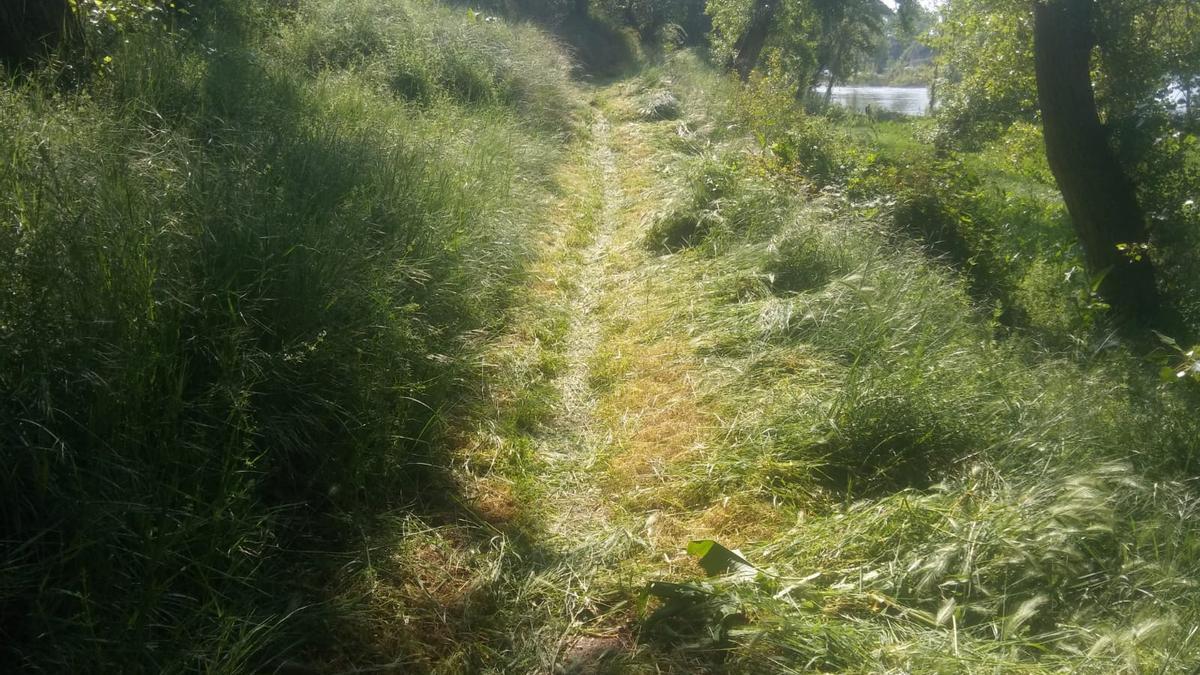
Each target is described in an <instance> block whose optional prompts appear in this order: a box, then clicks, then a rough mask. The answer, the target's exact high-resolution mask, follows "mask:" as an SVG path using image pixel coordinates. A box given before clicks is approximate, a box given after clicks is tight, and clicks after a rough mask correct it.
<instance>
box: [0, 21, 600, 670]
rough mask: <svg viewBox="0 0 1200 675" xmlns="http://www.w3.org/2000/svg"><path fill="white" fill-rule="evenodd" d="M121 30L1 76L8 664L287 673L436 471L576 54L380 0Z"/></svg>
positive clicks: (1, 600) (516, 253)
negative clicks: (371, 538) (384, 529)
mask: <svg viewBox="0 0 1200 675" xmlns="http://www.w3.org/2000/svg"><path fill="white" fill-rule="evenodd" d="M98 48H99V49H101V50H102V51H100V52H99V53H100V54H102V55H103V56H102V57H100V56H98V57H97V64H96V70H95V72H94V73H93V74H89V75H88V76H87V77H86V78H82V80H81V79H80V78H78V77H63V73H64V70H63V68H64V67H63V66H49V67H47V68H46V69H45V70H42V71H38V72H34V73H32V74H31V75H29V76H27V77H24V78H22V79H20V80H9V81H8V82H7V83H6V84H5V85H4V86H3V87H2V88H0V148H3V153H4V155H5V161H4V162H3V164H2V165H0V186H2V187H0V194H2V195H3V196H2V197H0V213H3V220H4V223H3V226H2V228H0V257H2V258H3V259H4V260H5V261H6V262H5V264H4V265H3V266H2V267H0V288H3V293H2V294H0V444H2V447H3V464H4V469H3V472H2V473H0V493H2V494H3V497H0V499H2V500H3V506H2V508H0V512H3V514H4V515H3V534H2V535H0V540H2V544H0V579H2V581H0V636H2V639H0V642H2V643H3V646H2V647H0V663H3V664H6V666H7V667H9V668H15V669H19V670H23V671H47V672H64V671H74V672H81V671H89V670H111V669H120V670H126V671H130V670H133V671H136V670H146V671H155V672H173V671H182V670H212V671H219V672H234V671H241V672H245V671H247V670H253V669H256V668H262V667H266V668H274V667H277V666H279V665H280V663H281V662H282V661H283V660H284V659H285V658H289V659H291V658H295V657H296V655H297V654H303V653H305V652H306V651H310V650H313V649H320V648H321V647H322V645H323V644H324V643H325V642H327V641H328V639H329V635H330V631H332V630H336V627H337V625H338V623H339V621H340V620H341V619H340V618H339V617H341V616H342V615H344V614H346V613H347V612H352V611H353V607H352V606H350V605H352V604H353V603H352V602H351V603H350V605H347V601H346V599H345V598H340V599H339V598H337V597H335V596H334V586H331V585H330V580H331V579H333V578H334V577H335V574H336V573H337V571H338V570H339V569H340V568H343V567H345V566H354V565H356V564H359V563H357V562H356V561H357V560H358V559H359V557H360V556H361V555H362V554H363V551H362V542H363V540H364V539H363V538H364V534H363V533H364V532H365V531H368V530H370V529H371V528H372V527H373V519H372V515H373V514H377V513H380V512H384V511H387V510H389V509H395V508H399V507H402V506H404V505H405V504H411V503H412V502H413V501H414V500H416V499H417V498H418V497H419V496H421V495H422V494H424V493H425V492H426V489H425V488H424V487H423V486H424V485H426V484H428V482H429V481H430V480H431V478H430V476H429V472H428V471H426V470H424V469H423V468H422V466H423V465H425V464H427V460H426V458H427V457H428V456H429V454H430V453H431V452H436V450H435V448H436V446H435V445H431V441H432V440H433V439H436V438H438V437H439V435H440V434H441V431H440V430H441V427H442V420H443V418H444V413H445V412H446V411H447V410H448V409H452V408H453V407H454V406H455V405H456V402H457V401H458V400H459V398H460V397H461V395H462V392H463V391H464V389H463V387H464V384H466V383H468V382H469V381H470V380H471V378H473V377H474V372H475V371H474V370H472V368H471V367H470V363H471V359H472V357H473V355H475V354H476V352H477V350H478V349H479V347H480V345H481V344H483V343H485V342H486V340H487V339H488V336H489V335H491V334H493V333H494V332H495V331H496V330H497V329H498V328H499V327H500V326H501V325H503V322H504V320H505V312H506V309H505V308H506V307H507V306H508V305H509V303H510V299H511V297H512V289H513V287H514V286H515V285H516V284H518V283H519V282H521V281H522V280H523V279H524V278H525V277H524V275H525V265H526V260H527V258H528V253H529V250H530V246H531V242H532V237H533V236H534V234H535V233H536V231H537V228H538V227H539V224H540V223H543V222H544V218H545V217H546V214H545V213H544V209H543V204H544V202H545V195H547V191H548V189H549V183H548V181H547V178H546V176H548V175H549V174H550V173H552V171H551V169H552V167H553V166H555V164H556V162H557V161H558V159H559V156H560V153H561V149H562V147H561V145H562V143H563V142H564V141H565V140H566V139H567V138H568V136H569V135H570V134H571V133H573V129H574V122H573V119H572V118H573V115H574V112H573V111H574V110H575V106H576V103H575V101H574V94H573V90H572V89H571V88H570V86H569V84H568V80H567V78H568V76H569V66H568V63H567V61H566V59H565V58H564V57H563V56H562V55H561V52H560V50H559V49H558V47H557V46H556V45H555V44H553V43H552V42H551V41H549V40H548V39H547V38H545V37H544V36H543V35H542V34H540V33H539V32H537V31H536V30H534V29H531V28H528V27H524V26H521V25H509V24H507V23H505V22H503V21H493V22H486V23H485V22H483V21H482V19H479V20H474V19H473V18H472V17H469V16H468V15H466V14H465V13H462V12H459V11H453V10H449V9H441V8H439V7H436V6H431V5H427V4H424V3H406V2H395V3H374V2H365V1H361V0H337V1H333V2H311V3H310V2H303V3H299V5H298V6H293V7H292V8H291V9H280V8H279V7H278V6H276V5H273V4H270V3H220V4H216V5H215V6H209V7H204V8H195V9H194V11H193V14H191V15H178V16H173V17H171V16H167V17H164V18H163V19H162V20H161V21H156V22H144V23H142V24H141V25H138V26H136V27H135V26H130V27H127V28H126V29H123V30H122V31H121V32H120V33H119V34H117V35H116V36H115V39H111V40H110V41H107V42H104V43H102V44H100V45H99V46H98ZM74 67H75V68H81V67H82V66H81V65H78V64H77V65H75V66H74ZM72 81H74V82H78V81H84V82H85V83H84V84H83V85H79V86H75V87H73V88H64V87H63V85H62V83H63V82H72ZM367 555H369V552H367Z"/></svg>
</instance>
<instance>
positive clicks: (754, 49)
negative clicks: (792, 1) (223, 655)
mask: <svg viewBox="0 0 1200 675" xmlns="http://www.w3.org/2000/svg"><path fill="white" fill-rule="evenodd" d="M778 3H779V0H755V3H754V10H753V12H754V13H753V14H751V15H750V25H749V26H747V27H746V32H745V33H743V34H742V37H740V38H738V41H737V44H736V45H734V47H733V50H734V57H733V68H734V70H736V71H737V74H738V77H741V78H742V81H743V82H745V81H746V80H748V79H749V78H750V71H752V70H754V66H756V65H758V57H759V55H760V54H762V50H763V45H764V44H766V42H767V35H769V34H770V32H771V24H772V23H774V22H775V8H776V5H778Z"/></svg>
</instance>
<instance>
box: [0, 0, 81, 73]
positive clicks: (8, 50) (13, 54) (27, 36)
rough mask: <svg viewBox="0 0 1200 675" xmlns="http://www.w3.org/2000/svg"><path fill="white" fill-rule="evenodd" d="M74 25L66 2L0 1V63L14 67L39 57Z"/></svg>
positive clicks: (65, 0) (51, 48)
mask: <svg viewBox="0 0 1200 675" xmlns="http://www.w3.org/2000/svg"><path fill="white" fill-rule="evenodd" d="M74 25H75V24H74V16H73V15H72V13H71V8H70V6H69V5H68V4H67V0H0V60H2V61H4V62H5V63H8V64H9V65H10V66H18V65H21V64H22V63H24V62H26V61H29V60H30V59H34V58H37V57H39V56H42V55H44V54H45V53H46V52H47V51H50V50H53V49H54V48H55V47H57V46H58V45H59V43H60V42H61V41H62V39H63V38H64V37H66V36H67V35H68V34H70V33H71V32H72V29H73V28H74Z"/></svg>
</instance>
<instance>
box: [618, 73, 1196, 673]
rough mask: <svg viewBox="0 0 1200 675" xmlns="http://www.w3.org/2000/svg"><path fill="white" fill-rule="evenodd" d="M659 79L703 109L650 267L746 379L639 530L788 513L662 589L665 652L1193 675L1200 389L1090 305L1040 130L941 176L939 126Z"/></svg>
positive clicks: (673, 163)
mask: <svg viewBox="0 0 1200 675" xmlns="http://www.w3.org/2000/svg"><path fill="white" fill-rule="evenodd" d="M646 79H647V83H646V84H645V85H644V86H645V93H643V94H641V97H642V100H645V101H650V100H653V99H656V98H660V97H662V96H664V93H663V92H665V91H669V92H674V95H677V96H678V97H679V98H680V99H682V101H683V102H684V103H683V105H682V106H681V108H682V109H681V111H680V112H679V113H678V115H677V116H676V119H673V120H671V121H667V122H656V121H654V119H653V118H648V119H647V123H648V124H654V125H658V126H659V130H658V131H656V132H652V133H653V134H654V138H656V139H659V140H658V141H657V142H658V143H659V146H658V147H659V148H660V153H661V155H662V156H663V157H664V158H665V159H663V160H662V161H663V163H664V165H665V166H667V167H671V168H670V169H669V173H668V175H669V176H671V177H673V178H672V180H671V181H670V182H669V183H668V187H667V188H666V192H665V193H664V199H663V200H662V202H661V204H662V205H661V206H660V208H659V209H658V210H657V211H656V213H655V214H653V215H652V217H651V218H650V221H649V222H650V225H649V228H648V232H647V236H646V240H645V242H644V243H645V245H646V246H647V247H649V249H650V250H652V251H655V252H657V253H658V254H659V255H669V256H672V257H674V258H676V259H677V261H674V262H664V263H663V264H664V265H667V266H669V267H671V268H673V269H676V270H677V272H676V273H677V274H678V275H679V278H681V279H690V280H693V283H696V284H698V287H697V289H698V290H697V289H693V290H691V291H690V292H688V293H687V300H682V299H681V302H690V303H691V306H692V310H691V312H690V313H689V318H688V319H687V320H685V322H684V326H683V327H681V328H680V329H679V330H678V335H679V339H686V340H688V341H689V342H690V343H691V344H693V345H696V346H697V349H698V353H699V354H701V355H703V356H704V357H705V358H706V359H711V360H712V361H713V362H714V363H716V364H718V365H717V366H716V368H717V369H718V370H721V371H723V372H724V375H722V376H720V377H717V378H716V379H715V380H714V381H713V384H712V385H711V386H712V387H713V389H712V393H710V394H709V397H708V402H709V404H710V405H712V406H713V407H714V408H715V409H716V410H717V411H718V412H717V413H716V415H715V418H716V420H717V422H716V427H717V430H716V431H714V432H713V433H712V434H711V435H710V438H712V439H713V440H712V441H710V443H711V444H712V447H711V448H710V449H709V450H708V451H706V452H701V453H699V456H697V457H694V458H689V459H688V460H687V461H683V462H680V463H679V464H678V465H676V466H673V467H672V469H671V471H670V472H669V477H667V478H664V480H663V486H662V488H661V489H660V490H651V491H650V492H649V494H647V495H642V496H640V497H638V498H637V503H638V504H639V505H640V506H646V505H647V504H648V505H650V506H652V507H653V508H658V509H663V510H664V512H677V513H686V512H689V511H694V510H701V511H705V510H709V509H715V510H717V511H721V510H725V511H732V512H733V513H751V514H760V515H757V516H750V518H751V520H753V519H754V518H762V517H764V516H763V515H761V514H763V513H764V510H763V509H766V510H765V513H769V514H771V515H770V516H768V518H769V520H768V522H770V523H771V525H770V526H769V530H770V531H768V532H760V531H758V530H755V532H758V534H757V535H753V538H752V539H751V540H750V541H747V540H746V536H745V535H744V534H739V533H738V532H739V531H740V530H741V529H742V528H743V527H751V528H752V529H753V524H752V522H742V521H741V520H740V519H737V518H734V519H733V524H732V525H728V526H726V527H725V528H724V529H725V530H726V531H727V532H728V536H729V537H730V538H731V539H732V540H733V541H734V542H741V546H742V549H741V550H740V551H734V552H731V551H730V550H728V549H726V548H723V547H722V546H721V545H720V543H721V542H720V529H718V531H717V533H716V534H715V535H713V536H715V537H716V538H717V542H716V545H713V544H712V543H711V542H708V541H698V542H694V543H693V545H692V546H690V547H689V551H690V552H692V553H693V555H695V556H696V557H697V558H699V559H700V562H701V565H702V566H703V567H705V569H706V570H707V571H708V572H709V573H710V574H714V575H716V576H714V577H713V578H712V579H703V577H700V578H693V579H692V580H688V581H684V582H682V583H680V579H678V578H674V579H672V578H660V579H659V581H658V582H657V583H655V584H652V585H651V586H650V587H649V589H648V594H649V596H650V597H651V598H657V601H658V604H657V607H658V609H657V610H654V611H653V612H651V613H650V614H649V615H648V618H647V623H646V633H645V635H649V636H651V644H657V645H658V646H659V648H661V649H663V650H664V652H663V653H664V654H672V655H674V656H673V657H670V658H678V659H680V660H679V661H678V663H679V664H681V666H680V667H683V664H690V665H689V666H688V667H694V668H727V669H729V671H731V672H809V671H811V670H814V669H815V670H829V671H851V672H867V671H870V672H892V671H896V672H963V671H974V670H979V671H989V672H1027V671H1028V672H1035V671H1036V672H1043V671H1057V670H1070V671H1072V672H1117V671H1122V672H1148V671H1154V672H1188V671H1189V669H1190V668H1191V667H1193V666H1194V664H1195V663H1196V659H1197V654H1198V652H1197V649H1198V648H1200V645H1197V644H1196V642H1195V635H1196V625H1197V621H1200V604H1198V603H1197V595H1196V586H1195V578H1196V574H1197V572H1198V571H1200V570H1198V568H1197V564H1198V560H1200V557H1198V556H1200V550H1198V549H1197V546H1198V543H1197V542H1198V539H1197V537H1196V530H1195V522H1196V521H1195V519H1196V515H1197V511H1196V509H1197V506H1198V504H1200V502H1197V500H1196V496H1195V489H1194V479H1193V478H1192V476H1193V475H1194V473H1195V468H1196V461H1197V454H1196V453H1197V448H1198V446H1197V438H1200V429H1198V428H1197V426H1196V423H1195V419H1194V415H1193V414H1192V413H1193V411H1194V410H1195V406H1196V403H1197V399H1196V395H1197V391H1196V389H1195V387H1194V386H1191V385H1192V384H1194V383H1192V382H1189V381H1186V380H1185V379H1179V378H1176V377H1174V375H1173V374H1172V373H1171V372H1168V374H1172V376H1171V377H1170V378H1167V381H1164V380H1163V379H1160V377H1159V372H1158V366H1157V365H1156V364H1157V363H1158V362H1159V361H1162V362H1164V363H1167V362H1169V363H1172V364H1174V363H1175V362H1176V361H1178V360H1179V358H1180V356H1179V354H1178V353H1176V351H1175V350H1174V349H1173V348H1171V347H1169V346H1164V345H1161V344H1159V345H1157V346H1156V341H1153V340H1151V341H1150V343H1149V344H1147V343H1144V342H1143V343H1139V342H1138V341H1137V340H1129V339H1126V337H1125V336H1124V334H1123V333H1122V332H1121V331H1120V330H1118V329H1117V328H1116V327H1115V326H1114V325H1113V324H1112V323H1111V322H1110V321H1109V318H1108V316H1107V314H1106V313H1105V309H1104V307H1103V306H1102V305H1098V304H1097V301H1096V300H1095V298H1094V297H1093V296H1091V295H1090V294H1089V291H1088V288H1087V285H1086V282H1084V281H1083V280H1081V279H1079V278H1078V277H1079V276H1080V275H1081V274H1082V273H1081V272H1080V268H1079V264H1080V263H1079V261H1078V251H1077V250H1075V251H1072V250H1071V248H1070V243H1069V231H1068V230H1066V225H1065V223H1064V222H1063V218H1064V213H1063V209H1062V206H1061V201H1060V200H1059V199H1058V196H1057V194H1055V193H1054V192H1053V191H1052V189H1050V187H1049V186H1052V185H1053V183H1052V182H1049V179H1048V178H1047V177H1046V175H1047V174H1048V171H1047V170H1046V169H1045V168H1044V164H1039V161H1038V158H1037V156H1036V155H1033V154H1030V153H1027V152H1025V151H1023V150H1022V148H1028V147H1034V146H1032V143H1033V142H1034V141H1037V140H1038V139H1037V135H1036V130H1027V129H1025V128H1021V127H1018V128H1015V129H1014V130H1012V131H1011V132H1010V133H1009V135H1008V136H1007V137H1005V138H1003V139H1001V140H999V141H997V142H996V143H995V144H994V145H991V146H988V147H987V148H984V149H983V150H981V151H977V152H968V153H958V152H955V153H946V154H942V155H941V156H940V157H935V156H934V154H933V147H934V144H933V142H932V141H933V138H932V136H933V134H934V131H935V127H934V124H933V123H931V122H926V121H918V120H898V121H891V122H887V121H884V122H879V121H875V120H868V119H866V118H865V117H862V116H858V117H855V116H853V115H852V114H848V113H845V112H844V111H837V110H833V111H830V112H828V113H823V114H808V113H806V112H805V111H804V110H803V108H802V106H801V105H800V104H799V103H798V102H796V101H795V100H794V98H793V97H792V96H791V94H790V92H787V91H784V92H778V93H776V92H775V90H773V89H772V86H771V83H770V82H769V81H767V80H765V79H760V80H758V81H752V82H751V84H750V85H749V86H748V87H742V86H740V85H738V84H736V83H733V82H729V81H727V80H725V79H724V78H723V77H722V76H719V75H717V74H715V73H714V72H713V71H712V70H710V69H709V68H708V67H707V66H706V65H704V64H703V63H702V62H701V61H698V60H697V59H696V57H695V56H693V55H692V54H690V53H679V54H676V55H675V56H673V57H670V58H669V59H668V60H667V61H666V62H665V64H664V65H663V66H661V67H660V68H659V69H657V70H652V71H649V73H648V74H647V75H646ZM730 119H732V120H735V121H736V123H734V124H729V123H727V122H725V120H730ZM1030 134H1032V135H1033V136H1034V138H1033V141H1028V140H1026V139H1025V138H1024V136H1025V135H1030ZM1013 146H1015V147H1013ZM1016 160H1019V161H1016ZM1175 253H1176V254H1182V253H1183V252H1182V251H1176V252H1175ZM1073 276H1075V277H1076V278H1075V279H1072V277H1073ZM1180 283H1181V285H1184V286H1185V287H1186V283H1185V282H1183V281H1181V282H1180ZM730 504H733V506H730ZM739 505H740V506H739ZM766 505H769V506H766ZM781 514H784V515H781ZM787 514H790V518H789V517H787ZM789 520H790V522H788V521H789ZM760 522H761V521H760ZM682 543H683V542H681V545H682ZM726 543H729V542H726ZM730 546H733V544H732V543H731V544H730ZM653 606H654V605H652V607H653Z"/></svg>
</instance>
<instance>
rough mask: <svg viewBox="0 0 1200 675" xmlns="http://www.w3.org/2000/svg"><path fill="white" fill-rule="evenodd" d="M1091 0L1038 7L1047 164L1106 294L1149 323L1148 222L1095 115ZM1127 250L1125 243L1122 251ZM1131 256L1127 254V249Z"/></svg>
mask: <svg viewBox="0 0 1200 675" xmlns="http://www.w3.org/2000/svg"><path fill="white" fill-rule="evenodd" d="M1091 14H1092V0H1041V1H1037V2H1035V3H1034V27H1033V30H1034V33H1033V38H1034V40H1033V42H1034V60H1035V66H1036V71H1037V89H1038V102H1039V103H1040V105H1041V110H1042V130H1043V135H1044V137H1045V142H1046V158H1047V159H1048V160H1049V163H1050V169H1051V171H1052V172H1053V173H1054V178H1055V181H1056V182H1057V183H1058V188H1059V190H1060V191H1061V192H1062V196H1063V200H1064V201H1065V202H1066V205H1067V211H1068V212H1069V213H1070V214H1071V222H1072V223H1073V224H1074V227H1075V233H1076V235H1077V236H1078V237H1079V242H1080V244H1082V245H1083V251H1084V256H1085V260H1086V262H1087V265H1088V268H1089V269H1090V270H1091V271H1092V272H1093V273H1094V274H1098V275H1100V274H1103V275H1104V277H1103V281H1102V282H1101V285H1100V295H1101V297H1103V298H1104V299H1105V300H1106V301H1108V302H1109V303H1110V304H1111V305H1112V306H1113V308H1114V309H1116V310H1117V312H1118V313H1120V314H1123V315H1126V316H1129V317H1131V318H1136V319H1146V318H1148V317H1150V316H1151V315H1152V314H1153V313H1154V312H1155V311H1156V310H1157V309H1158V290H1157V287H1156V285H1155V283H1154V269H1153V267H1152V265H1151V262H1150V259H1149V257H1148V256H1147V255H1145V254H1144V252H1141V254H1140V255H1133V254H1134V253H1136V252H1138V251H1139V250H1140V249H1139V248H1138V246H1139V245H1141V244H1144V243H1146V241H1147V236H1146V223H1145V218H1144V216H1143V214H1142V210H1141V208H1140V207H1139V206H1138V201H1137V194H1136V192H1135V190H1134V185H1133V182H1132V181H1130V179H1129V177H1128V176H1126V174H1125V171H1124V170H1123V169H1122V167H1121V165H1120V163H1119V162H1118V161H1117V157H1116V154H1115V153H1114V152H1113V150H1112V148H1110V147H1109V145H1108V138H1107V134H1106V133H1105V130H1104V127H1103V126H1102V125H1101V124H1100V117H1099V114H1098V113H1097V111H1096V98H1095V95H1094V93H1093V92H1092V80H1091V68H1090V66H1091V53H1092V47H1093V46H1095V35H1094V33H1093V32H1092V24H1091V19H1092V15H1091ZM1122 245H1125V246H1124V247H1122ZM1119 247H1121V248H1125V250H1121V248H1119Z"/></svg>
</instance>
